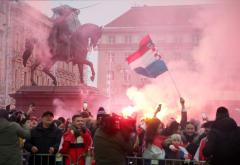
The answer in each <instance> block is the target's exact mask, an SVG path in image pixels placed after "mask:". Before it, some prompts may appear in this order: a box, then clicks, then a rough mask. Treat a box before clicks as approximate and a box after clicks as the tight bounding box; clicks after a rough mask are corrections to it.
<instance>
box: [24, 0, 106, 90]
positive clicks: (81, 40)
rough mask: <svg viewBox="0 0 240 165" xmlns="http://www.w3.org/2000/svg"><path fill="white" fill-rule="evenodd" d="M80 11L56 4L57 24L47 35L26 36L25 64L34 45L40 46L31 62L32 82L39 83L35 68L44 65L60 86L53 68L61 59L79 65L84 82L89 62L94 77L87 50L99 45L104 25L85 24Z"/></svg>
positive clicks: (54, 81)
mask: <svg viewBox="0 0 240 165" xmlns="http://www.w3.org/2000/svg"><path fill="white" fill-rule="evenodd" d="M79 12H80V11H79V10H78V9H75V8H72V7H70V6H67V5H63V6H60V7H57V8H54V9H53V13H54V15H53V18H52V19H53V26H52V27H51V30H50V33H49V35H48V37H46V38H47V39H45V40H44V39H43V40H40V39H36V38H35V37H31V38H28V39H26V42H25V50H24V53H23V65H24V66H25V67H26V65H27V61H28V59H29V57H30V56H31V55H32V54H33V51H34V48H35V47H37V48H38V50H39V52H38V54H37V55H35V56H37V57H35V58H33V59H34V60H33V63H32V65H31V83H32V85H37V84H36V82H35V81H34V71H35V70H36V68H37V67H38V66H40V65H41V66H42V68H43V69H42V71H43V72H44V73H46V74H47V75H48V76H50V77H51V79H52V80H53V84H54V85H55V86H56V85H57V80H56V78H55V76H54V75H53V74H52V73H51V72H50V69H51V68H52V66H53V65H54V64H55V63H56V62H57V61H63V62H67V63H69V62H72V63H73V65H77V66H78V69H79V74H80V82H81V83H84V79H83V65H84V64H85V65H88V66H89V67H90V68H91V73H92V75H91V77H90V79H91V80H92V81H93V80H94V78H95V71H94V68H93V64H92V62H91V61H89V60H87V54H88V52H89V51H90V50H92V49H93V48H95V47H96V46H97V43H98V40H99V39H100V37H101V35H102V27H99V26H97V25H95V24H91V23H87V24H83V25H81V24H80V21H79V20H78V14H79Z"/></svg>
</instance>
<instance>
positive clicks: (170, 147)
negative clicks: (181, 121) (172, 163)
mask: <svg viewBox="0 0 240 165" xmlns="http://www.w3.org/2000/svg"><path fill="white" fill-rule="evenodd" d="M165 143H166V144H167V147H166V149H165V151H166V158H167V159H185V160H189V159H191V157H192V156H191V155H190V154H189V153H188V151H187V150H186V148H185V147H184V146H183V142H182V138H181V135H180V134H172V135H171V136H170V137H169V138H168V139H167V140H166V141H165Z"/></svg>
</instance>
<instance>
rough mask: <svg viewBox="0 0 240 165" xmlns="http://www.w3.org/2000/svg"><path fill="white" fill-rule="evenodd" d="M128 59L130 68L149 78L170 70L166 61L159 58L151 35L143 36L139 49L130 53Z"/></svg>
mask: <svg viewBox="0 0 240 165" xmlns="http://www.w3.org/2000/svg"><path fill="white" fill-rule="evenodd" d="M127 61H128V64H129V65H130V68H131V69H133V70H134V71H135V72H136V73H138V74H140V75H143V76H146V77H149V78H156V77H157V76H159V75H160V74H162V73H164V72H166V71H167V70H168V69H167V66H166V64H165V62H164V61H163V60H161V59H159V55H158V54H157V50H156V48H155V46H154V44H153V42H152V40H151V38H150V36H149V35H146V36H145V37H143V39H142V40H141V41H140V43H139V48H138V50H137V51H136V52H134V53H133V54H131V55H129V56H128V58H127Z"/></svg>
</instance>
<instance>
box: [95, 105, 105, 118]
mask: <svg viewBox="0 0 240 165" xmlns="http://www.w3.org/2000/svg"><path fill="white" fill-rule="evenodd" d="M104 115H106V111H105V109H104V108H103V107H99V109H98V112H97V118H98V117H102V116H104Z"/></svg>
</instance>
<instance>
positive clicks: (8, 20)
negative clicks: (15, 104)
mask: <svg viewBox="0 0 240 165" xmlns="http://www.w3.org/2000/svg"><path fill="white" fill-rule="evenodd" d="M11 4H12V3H11V1H7V2H6V23H5V41H6V42H5V51H4V52H5V56H4V71H5V72H4V83H5V92H4V104H5V105H7V104H8V101H9V98H8V92H9V91H8V88H9V76H10V75H9V68H8V63H9V59H8V57H9V49H10V48H9V30H10V25H11Z"/></svg>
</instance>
